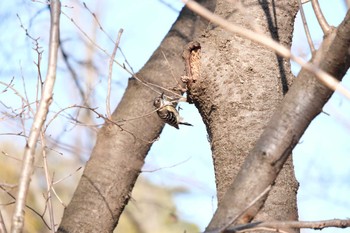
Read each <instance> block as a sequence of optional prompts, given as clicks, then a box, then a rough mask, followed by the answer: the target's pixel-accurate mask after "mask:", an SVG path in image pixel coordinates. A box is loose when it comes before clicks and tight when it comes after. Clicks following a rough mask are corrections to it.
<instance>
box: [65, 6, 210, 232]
mask: <svg viewBox="0 0 350 233" xmlns="http://www.w3.org/2000/svg"><path fill="white" fill-rule="evenodd" d="M201 3H202V4H204V5H207V7H208V8H209V9H213V7H214V6H215V1H208V0H206V1H201ZM206 26H207V22H206V21H204V20H200V19H199V18H198V17H197V16H195V15H194V14H193V13H192V12H190V11H189V10H187V9H184V10H182V12H181V14H180V16H179V18H178V19H177V21H176V23H175V24H174V25H173V27H172V28H171V30H170V31H169V33H168V35H167V36H166V37H165V39H164V40H163V41H162V43H161V45H160V46H159V48H158V49H157V50H156V51H155V52H154V54H153V55H152V57H151V58H150V60H149V61H148V62H147V64H146V65H145V66H144V67H143V68H142V70H141V71H140V72H138V73H137V75H136V76H137V77H139V78H140V79H141V80H142V81H143V83H141V82H139V81H137V80H136V79H135V78H130V80H129V83H128V87H127V89H126V91H125V94H124V96H123V98H122V100H121V102H120V103H119V105H118V107H117V109H116V110H115V111H114V113H113V114H112V119H113V121H114V122H120V126H117V125H115V124H113V123H111V122H108V121H107V122H106V123H105V124H104V126H103V128H102V129H101V130H100V132H99V133H98V136H97V142H96V145H95V147H94V149H93V151H92V154H91V158H90V160H89V161H88V162H87V164H86V167H85V170H84V173H83V175H82V177H81V180H80V183H79V185H78V187H77V190H76V191H75V193H74V196H73V198H72V200H71V202H70V204H69V205H68V206H67V208H66V209H65V211H64V215H63V219H62V222H61V224H60V227H59V229H58V232H61V233H65V232H70V233H73V232H80V233H81V232H90V233H91V232H99V233H101V232H112V231H113V229H114V228H115V226H116V224H117V223H118V219H119V217H120V214H121V213H122V211H123V209H124V207H125V205H126V203H127V202H128V200H129V198H130V193H131V190H132V188H133V186H134V183H135V181H136V179H137V177H138V175H139V173H140V170H141V168H142V165H143V163H144V159H145V156H146V154H147V152H148V151H149V149H150V147H151V145H152V142H153V141H154V140H155V139H156V138H157V137H158V136H159V134H160V132H161V130H162V128H163V126H164V124H163V123H162V121H161V120H160V119H159V117H158V116H157V115H156V113H154V114H151V115H149V116H145V117H142V118H138V119H135V120H126V119H130V118H135V117H137V116H143V115H147V114H149V113H151V112H152V111H154V107H153V100H154V98H155V97H156V96H158V95H159V94H158V93H156V92H154V91H153V90H152V89H155V88H154V86H153V85H152V86H151V85H148V84H149V83H151V84H155V85H158V86H161V87H165V88H172V87H175V86H176V83H175V82H174V79H173V78H172V74H171V72H170V70H169V64H170V65H171V66H172V70H173V73H174V74H175V75H176V78H179V77H180V75H181V74H182V73H183V70H184V66H183V61H182V58H181V54H182V50H183V47H184V46H185V44H186V43H188V42H189V41H191V40H192V39H193V38H194V37H195V36H198V33H200V32H201V30H203V29H204V28H205V27H206ZM162 52H163V53H164V54H165V55H166V57H167V60H168V62H169V63H168V62H166V61H165V59H164V57H163V54H162ZM145 84H146V85H145ZM147 85H148V86H147ZM150 87H151V88H152V89H151V88H150ZM158 91H161V90H158ZM121 122H122V123H121Z"/></svg>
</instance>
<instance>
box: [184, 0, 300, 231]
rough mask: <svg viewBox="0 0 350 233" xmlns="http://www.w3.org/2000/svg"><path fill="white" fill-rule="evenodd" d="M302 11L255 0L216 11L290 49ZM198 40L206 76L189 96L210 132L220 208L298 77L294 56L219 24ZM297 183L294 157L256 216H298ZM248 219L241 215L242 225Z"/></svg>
mask: <svg viewBox="0 0 350 233" xmlns="http://www.w3.org/2000/svg"><path fill="white" fill-rule="evenodd" d="M297 10H298V7H297V2H296V1H278V3H275V1H255V0H250V1H242V3H236V4H232V3H228V2H227V1H225V0H223V1H217V8H216V10H215V13H216V14H217V15H220V16H221V17H223V18H225V19H227V20H229V21H231V22H232V23H234V24H238V25H240V26H242V27H245V28H251V29H255V30H257V31H260V32H262V33H264V34H266V35H268V36H270V37H272V38H273V39H275V40H277V41H278V42H280V43H281V44H283V45H285V46H287V47H291V39H292V32H293V26H294V24H293V23H294V18H295V15H296V13H297ZM198 41H199V42H200V44H201V60H200V62H201V72H200V73H201V76H200V77H199V79H198V80H197V81H196V82H195V83H192V85H191V86H190V87H189V88H190V90H189V92H190V94H189V96H190V98H191V99H192V100H193V101H194V103H195V104H196V106H197V107H198V109H199V111H200V113H201V115H202V117H203V120H204V122H205V124H206V126H207V130H208V133H209V136H210V141H211V148H212V152H213V159H214V167H215V175H216V182H217V190H218V199H219V208H220V202H221V201H222V199H223V196H224V194H225V192H226V190H227V189H228V187H229V186H230V185H231V183H232V182H233V179H234V177H235V176H236V174H237V173H238V171H239V169H240V167H241V165H242V164H243V161H244V159H245V158H246V156H247V154H248V152H249V151H250V150H251V149H252V148H253V146H254V144H255V142H256V141H257V139H258V138H259V137H260V135H261V133H262V131H263V129H264V127H265V126H266V124H267V122H268V120H269V119H270V117H271V116H272V113H273V112H274V110H275V108H276V106H277V105H278V104H279V103H280V102H281V100H282V98H283V94H285V93H286V92H287V91H288V88H289V84H290V83H291V81H292V79H293V75H292V74H291V71H290V62H289V60H285V59H283V58H281V57H279V56H277V55H276V54H275V53H273V52H271V51H270V50H268V49H266V48H264V47H263V46H260V45H258V44H255V43H253V42H251V41H249V40H247V39H244V38H241V37H240V36H238V35H233V34H232V33H230V32H227V31H225V30H223V29H221V28H220V27H214V28H213V29H212V30H210V31H207V32H206V33H205V34H204V35H203V36H202V37H200V38H198ZM252 175H253V172H252ZM254 179H256V180H259V177H255V178H254ZM297 187H298V183H297V182H296V180H295V177H294V170H293V164H292V161H291V159H289V160H288V162H287V163H286V164H285V165H284V169H283V170H282V172H281V173H280V175H279V177H278V179H277V181H276V184H275V186H274V187H273V189H272V191H271V192H270V194H269V197H268V199H267V201H266V203H265V206H264V208H263V209H262V210H261V211H260V212H259V215H258V216H257V217H256V219H259V220H266V219H269V220H273V219H275V220H296V219H297V216H298V215H297V206H296V191H297ZM240 191H242V192H245V191H247V190H240ZM251 198H252V199H254V198H255V197H251ZM235 205H238V206H239V205H240V203H235ZM245 207H246V206H242V209H244V208H245ZM227 217H230V216H227ZM231 217H232V216H231ZM252 217H253V216H252ZM216 220H217V219H216ZM225 221H226V219H222V222H225ZM248 221H250V219H241V220H240V221H239V223H245V222H248ZM218 227H221V226H220V224H218V223H216V224H213V225H212V226H210V227H209V228H208V229H207V230H215V228H218Z"/></svg>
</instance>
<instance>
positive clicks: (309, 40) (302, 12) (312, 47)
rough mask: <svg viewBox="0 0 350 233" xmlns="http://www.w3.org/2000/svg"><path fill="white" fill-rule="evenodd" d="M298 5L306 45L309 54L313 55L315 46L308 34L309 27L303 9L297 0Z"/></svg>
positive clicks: (299, 0)
mask: <svg viewBox="0 0 350 233" xmlns="http://www.w3.org/2000/svg"><path fill="white" fill-rule="evenodd" d="M298 5H299V10H300V16H301V20H302V22H303V27H304V31H305V35H306V38H307V43H308V44H309V47H310V51H311V53H314V52H315V46H314V43H313V41H312V38H311V34H310V31H309V27H308V25H307V22H306V17H305V13H304V8H303V4H302V3H301V0H298Z"/></svg>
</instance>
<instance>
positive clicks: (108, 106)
mask: <svg viewBox="0 0 350 233" xmlns="http://www.w3.org/2000/svg"><path fill="white" fill-rule="evenodd" d="M84 5H85V3H84ZM100 27H101V26H100ZM122 33H123V29H122V28H121V29H120V30H119V32H118V37H117V41H116V42H115V45H114V49H113V52H112V55H111V57H110V60H109V70H108V90H107V100H106V105H107V106H106V111H107V117H108V118H109V119H112V114H111V88H112V73H113V62H114V58H115V55H116V53H117V50H118V47H119V42H120V38H121V36H122Z"/></svg>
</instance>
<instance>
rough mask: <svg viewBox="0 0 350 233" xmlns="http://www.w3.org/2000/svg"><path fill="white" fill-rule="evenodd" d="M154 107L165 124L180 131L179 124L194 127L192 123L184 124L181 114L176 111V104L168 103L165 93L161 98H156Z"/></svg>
mask: <svg viewBox="0 0 350 233" xmlns="http://www.w3.org/2000/svg"><path fill="white" fill-rule="evenodd" d="M153 105H154V107H156V108H157V114H158V116H159V117H160V119H162V120H163V121H164V122H165V123H168V124H169V125H171V126H173V127H175V128H177V129H179V124H182V125H188V126H193V125H191V124H190V123H187V122H183V120H182V118H181V117H180V114H179V112H178V111H177V110H176V108H175V106H174V104H173V103H172V102H170V101H167V100H166V99H165V97H164V93H162V94H161V95H160V97H156V98H155V99H154V102H153Z"/></svg>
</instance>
